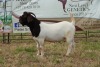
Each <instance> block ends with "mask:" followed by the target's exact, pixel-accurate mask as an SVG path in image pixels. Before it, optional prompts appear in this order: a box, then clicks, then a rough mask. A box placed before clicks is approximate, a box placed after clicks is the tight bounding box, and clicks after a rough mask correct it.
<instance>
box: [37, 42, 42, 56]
mask: <svg viewBox="0 0 100 67" xmlns="http://www.w3.org/2000/svg"><path fill="white" fill-rule="evenodd" d="M40 54H41V53H40V44H39V43H38V42H37V55H38V56H39V55H40Z"/></svg>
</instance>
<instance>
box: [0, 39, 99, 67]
mask: <svg viewBox="0 0 100 67" xmlns="http://www.w3.org/2000/svg"><path fill="white" fill-rule="evenodd" d="M0 49H1V50H0V67H99V66H100V42H85V41H81V42H77V43H76V49H75V53H74V54H71V55H70V56H69V57H66V56H65V54H66V50H67V45H66V44H65V42H54V43H51V42H45V56H44V57H43V58H41V57H39V56H37V55H36V52H37V49H36V43H35V42H34V41H33V40H32V41H31V40H28V41H27V42H26V43H25V41H22V42H17V43H15V41H14V42H12V43H11V44H2V43H1V44H0Z"/></svg>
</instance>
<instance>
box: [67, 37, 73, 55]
mask: <svg viewBox="0 0 100 67" xmlns="http://www.w3.org/2000/svg"><path fill="white" fill-rule="evenodd" d="M67 43H68V49H67V53H66V56H69V54H70V53H71V52H73V51H74V49H75V44H74V39H70V38H69V39H67Z"/></svg>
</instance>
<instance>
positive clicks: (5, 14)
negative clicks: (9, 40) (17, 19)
mask: <svg viewBox="0 0 100 67" xmlns="http://www.w3.org/2000/svg"><path fill="white" fill-rule="evenodd" d="M11 32H12V13H11V1H10V0H0V33H11Z"/></svg>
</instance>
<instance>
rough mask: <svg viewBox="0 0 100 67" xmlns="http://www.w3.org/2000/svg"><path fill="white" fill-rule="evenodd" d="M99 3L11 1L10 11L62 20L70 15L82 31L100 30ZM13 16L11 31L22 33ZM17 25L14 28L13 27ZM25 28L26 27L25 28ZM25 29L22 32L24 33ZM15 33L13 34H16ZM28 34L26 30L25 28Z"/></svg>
mask: <svg viewBox="0 0 100 67" xmlns="http://www.w3.org/2000/svg"><path fill="white" fill-rule="evenodd" d="M99 7H100V2H99V1H98V0H13V1H12V11H13V12H14V14H15V15H17V16H20V15H22V14H23V12H24V11H28V12H33V13H35V14H36V16H37V18H39V19H41V18H43V19H44V18H45V19H53V20H54V18H55V19H58V20H59V19H61V18H62V19H63V18H64V20H67V19H69V18H70V13H69V12H72V13H73V16H74V17H75V19H76V26H77V27H79V28H81V29H82V30H92V29H95V30H96V29H100V26H99V25H100V22H99V21H100V20H99V19H100V9H99ZM15 15H13V26H14V27H13V31H16V32H22V30H21V31H20V30H17V28H18V29H22V28H23V27H21V26H20V24H17V22H18V19H17V18H16V17H15ZM16 24H17V25H19V26H20V28H19V27H17V28H16V26H15V25H16ZM25 28H26V27H25ZM25 28H23V31H24V32H25V31H26V30H25ZM16 32H15V33H16ZM27 32H28V28H27Z"/></svg>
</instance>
